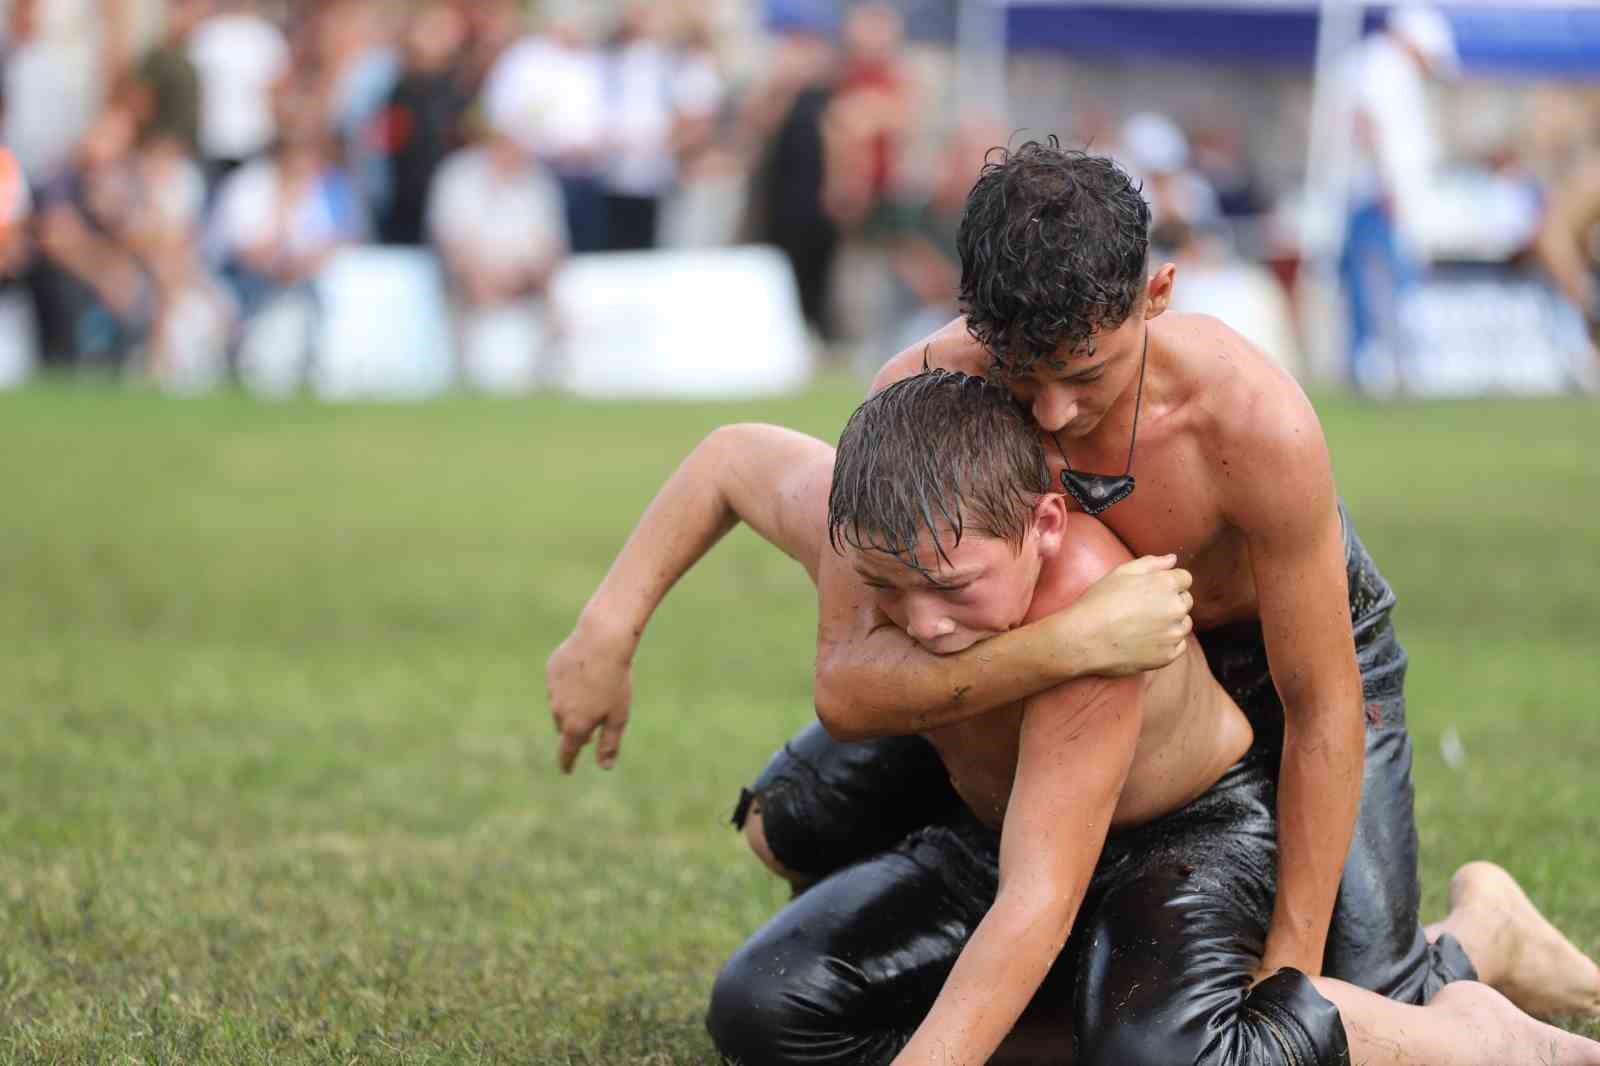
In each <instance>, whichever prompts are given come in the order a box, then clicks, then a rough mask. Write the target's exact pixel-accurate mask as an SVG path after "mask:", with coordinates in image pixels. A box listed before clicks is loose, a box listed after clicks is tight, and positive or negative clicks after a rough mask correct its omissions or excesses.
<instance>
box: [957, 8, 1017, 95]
mask: <svg viewBox="0 0 1600 1066" xmlns="http://www.w3.org/2000/svg"><path fill="white" fill-rule="evenodd" d="M956 92H957V101H956V110H957V111H958V112H962V113H966V112H971V111H979V112H982V113H985V114H989V115H994V116H996V117H999V118H1001V119H1002V120H1008V113H1009V108H1008V106H1007V105H1008V103H1009V101H1008V100H1007V92H1006V4H1005V2H1004V0H959V3H958V5H957V7H956Z"/></svg>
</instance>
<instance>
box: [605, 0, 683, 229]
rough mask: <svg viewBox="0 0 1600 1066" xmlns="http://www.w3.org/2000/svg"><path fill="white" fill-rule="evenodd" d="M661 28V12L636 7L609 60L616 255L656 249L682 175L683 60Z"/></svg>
mask: <svg viewBox="0 0 1600 1066" xmlns="http://www.w3.org/2000/svg"><path fill="white" fill-rule="evenodd" d="M659 23H660V14H659V12H658V11H657V10H656V9H655V8H653V7H650V6H647V5H644V4H635V5H632V6H630V7H629V8H628V9H627V11H626V12H625V13H624V15H623V19H622V23H621V25H620V26H619V28H618V30H617V34H616V36H615V37H614V38H613V40H612V43H611V48H610V49H609V51H608V54H607V56H606V112H607V122H606V125H607V128H608V132H609V139H610V144H611V151H610V153H609V154H608V158H607V159H606V162H605V169H604V179H603V180H604V184H605V197H606V222H607V231H608V234H609V237H610V241H609V247H610V248H611V249H612V250H613V251H633V250H636V249H641V248H653V247H655V244H656V222H657V218H658V217H659V214H660V208H661V198H662V197H663V196H664V195H666V193H667V192H668V191H669V190H670V189H671V188H672V185H673V181H674V179H675V177H676V175H677V160H676V159H675V158H674V154H673V145H672V133H673V122H674V118H675V115H676V110H677V107H676V104H677V100H676V89H677V85H676V75H677V57H676V56H674V55H673V53H672V51H671V50H669V49H668V48H667V46H666V45H665V43H663V42H662V41H661V39H660V32H659V31H660V26H659Z"/></svg>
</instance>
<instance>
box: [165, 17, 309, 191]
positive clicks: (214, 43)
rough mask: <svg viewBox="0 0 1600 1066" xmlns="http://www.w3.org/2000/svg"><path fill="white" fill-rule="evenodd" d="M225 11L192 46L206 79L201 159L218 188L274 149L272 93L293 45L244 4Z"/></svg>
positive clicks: (200, 30)
mask: <svg viewBox="0 0 1600 1066" xmlns="http://www.w3.org/2000/svg"><path fill="white" fill-rule="evenodd" d="M219 7H220V10H218V11H217V12H216V13H214V14H212V15H210V16H209V17H207V18H205V19H203V20H202V21H201V22H200V24H199V25H198V26H197V27H195V31H194V36H193V37H192V38H191V39H190V42H189V58H190V59H191V60H192V61H193V63H194V66H195V70H196V71H197V72H198V74H199V76H200V156H201V158H202V159H203V160H204V161H205V163H206V167H207V170H208V174H209V177H210V178H211V180H212V182H213V183H215V182H216V181H218V180H220V179H221V178H222V177H223V176H225V175H226V174H227V173H228V172H230V171H232V170H233V169H234V168H236V167H238V166H239V165H240V164H241V163H244V162H245V161H247V160H249V159H251V158H253V157H255V156H257V155H259V154H261V153H262V152H264V151H266V150H267V148H268V147H269V146H270V145H271V144H272V141H273V138H274V137H275V136H276V134H277V128H276V122H275V120H274V117H273V107H272V91H273V88H274V86H275V85H277V83H278V82H279V81H280V80H281V79H282V78H283V77H284V75H285V74H286V73H287V72H288V70H289V45H288V43H287V42H286V41H285V40H284V38H283V34H282V33H280V32H279V31H278V28H277V27H276V26H274V25H273V24H272V23H271V22H268V21H267V20H266V19H264V18H262V17H261V16H260V15H258V14H256V13H255V12H254V11H253V10H252V9H251V5H250V4H249V3H247V2H242V0H222V3H221V4H220V5H219Z"/></svg>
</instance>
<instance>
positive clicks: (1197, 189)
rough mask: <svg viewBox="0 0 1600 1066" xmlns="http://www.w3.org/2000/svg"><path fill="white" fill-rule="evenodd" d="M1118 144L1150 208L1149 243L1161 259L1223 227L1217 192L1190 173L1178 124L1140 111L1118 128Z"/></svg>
mask: <svg viewBox="0 0 1600 1066" xmlns="http://www.w3.org/2000/svg"><path fill="white" fill-rule="evenodd" d="M1117 139H1118V142H1119V143H1118V151H1117V153H1116V154H1118V155H1120V156H1121V157H1122V163H1123V165H1124V166H1126V167H1127V168H1128V171H1129V173H1131V174H1132V175H1133V177H1134V178H1135V179H1136V180H1138V181H1139V182H1141V191H1142V192H1143V193H1144V198H1145V199H1146V200H1147V201H1149V203H1150V243H1151V244H1153V245H1156V246H1157V247H1158V248H1159V249H1160V255H1161V256H1162V257H1165V258H1171V257H1173V256H1175V255H1177V254H1178V253H1179V252H1181V251H1182V250H1183V248H1184V246H1185V245H1186V244H1188V242H1189V241H1190V240H1191V239H1192V238H1193V236H1194V235H1195V234H1197V233H1201V232H1212V231H1215V230H1217V229H1218V228H1219V227H1220V226H1221V225H1222V204H1221V202H1220V201H1219V199H1218V198H1217V191H1216V189H1215V188H1213V187H1212V185H1211V182H1210V181H1208V180H1207V179H1206V177H1205V176H1204V175H1203V174H1201V173H1200V172H1199V171H1198V170H1196V169H1195V168H1194V166H1193V164H1192V162H1191V160H1190V156H1189V139H1188V137H1186V136H1184V132H1183V130H1182V129H1181V128H1179V126H1178V124H1177V123H1176V122H1174V121H1173V120H1172V119H1170V118H1168V117H1167V116H1166V115H1162V114H1157V113H1156V112H1153V111H1141V112H1139V113H1137V114H1134V115H1131V116H1129V118H1128V119H1127V121H1125V122H1124V123H1123V124H1122V128H1121V130H1120V131H1119V133H1118V138H1117Z"/></svg>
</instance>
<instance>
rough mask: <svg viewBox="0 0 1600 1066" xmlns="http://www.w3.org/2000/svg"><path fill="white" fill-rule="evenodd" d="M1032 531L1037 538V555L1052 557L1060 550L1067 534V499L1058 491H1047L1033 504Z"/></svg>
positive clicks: (1045, 557) (1046, 557) (1042, 557)
mask: <svg viewBox="0 0 1600 1066" xmlns="http://www.w3.org/2000/svg"><path fill="white" fill-rule="evenodd" d="M1033 533H1034V536H1036V537H1037V538H1038V540H1039V557H1040V558H1041V559H1050V558H1053V557H1054V556H1055V555H1056V554H1057V553H1058V552H1060V551H1061V540H1062V538H1063V537H1065V536H1066V534H1067V500H1066V497H1065V496H1062V495H1061V494H1060V493H1059V492H1047V493H1045V494H1044V495H1043V496H1040V497H1039V502H1038V503H1035V504H1034V505H1033Z"/></svg>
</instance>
